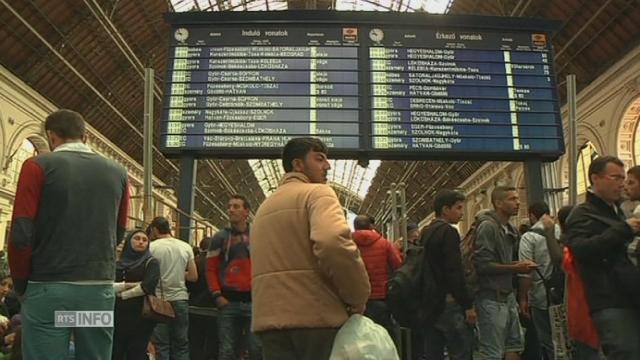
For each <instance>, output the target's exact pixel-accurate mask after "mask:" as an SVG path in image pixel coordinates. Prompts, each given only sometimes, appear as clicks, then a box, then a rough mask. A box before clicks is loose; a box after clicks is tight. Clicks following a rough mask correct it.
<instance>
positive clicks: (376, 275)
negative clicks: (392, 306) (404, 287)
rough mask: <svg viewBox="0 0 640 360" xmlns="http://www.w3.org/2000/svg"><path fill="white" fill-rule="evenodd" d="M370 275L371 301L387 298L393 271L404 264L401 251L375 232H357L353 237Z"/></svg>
mask: <svg viewBox="0 0 640 360" xmlns="http://www.w3.org/2000/svg"><path fill="white" fill-rule="evenodd" d="M352 237H353V241H355V242H356V245H358V249H360V255H361V256H362V260H363V261H364V265H365V267H366V268H367V274H369V284H371V295H370V296H369V299H370V300H384V299H386V298H387V282H388V281H389V277H390V275H391V273H392V271H394V270H396V269H397V268H399V267H400V265H401V264H402V258H401V257H400V251H398V249H396V247H395V246H393V244H392V243H391V242H390V241H389V240H387V239H385V238H384V237H383V236H382V235H381V234H380V233H378V232H376V231H374V230H357V231H355V232H354V233H353V235H352Z"/></svg>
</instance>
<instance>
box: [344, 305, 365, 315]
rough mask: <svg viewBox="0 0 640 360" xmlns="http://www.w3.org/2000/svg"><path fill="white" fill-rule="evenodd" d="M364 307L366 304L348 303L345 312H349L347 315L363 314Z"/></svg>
mask: <svg viewBox="0 0 640 360" xmlns="http://www.w3.org/2000/svg"><path fill="white" fill-rule="evenodd" d="M366 308H367V304H360V305H348V306H347V313H349V315H353V314H364V310H365V309H366Z"/></svg>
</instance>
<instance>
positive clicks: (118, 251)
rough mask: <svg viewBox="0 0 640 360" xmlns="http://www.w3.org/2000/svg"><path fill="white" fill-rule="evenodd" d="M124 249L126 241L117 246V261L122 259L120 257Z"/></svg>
mask: <svg viewBox="0 0 640 360" xmlns="http://www.w3.org/2000/svg"><path fill="white" fill-rule="evenodd" d="M122 250H124V241H122V242H121V243H120V244H118V246H116V261H118V260H120V257H121V256H122Z"/></svg>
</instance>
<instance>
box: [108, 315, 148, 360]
mask: <svg viewBox="0 0 640 360" xmlns="http://www.w3.org/2000/svg"><path fill="white" fill-rule="evenodd" d="M154 327H155V323H154V322H152V321H149V320H144V319H140V320H139V321H138V322H133V321H123V322H120V323H119V322H118V321H117V320H116V326H115V327H114V330H113V359H114V360H121V359H122V360H124V359H127V360H147V359H148V358H149V357H148V356H147V346H148V345H149V339H151V333H152V332H153V328H154Z"/></svg>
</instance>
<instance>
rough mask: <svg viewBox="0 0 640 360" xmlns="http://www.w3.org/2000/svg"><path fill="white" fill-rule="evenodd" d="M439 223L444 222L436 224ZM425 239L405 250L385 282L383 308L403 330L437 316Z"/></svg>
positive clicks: (428, 229)
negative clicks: (400, 262) (391, 275)
mask: <svg viewBox="0 0 640 360" xmlns="http://www.w3.org/2000/svg"><path fill="white" fill-rule="evenodd" d="M441 224H446V223H444V222H440V224H438V225H441ZM438 225H433V226H437V227H435V228H433V227H432V226H431V225H430V226H428V227H427V229H425V232H424V233H423V234H429V235H430V236H429V238H430V237H431V235H433V234H434V233H436V230H438V229H439V228H440V226H438ZM430 229H433V231H430ZM423 236H424V235H423ZM429 238H426V239H425V238H423V239H422V240H423V242H422V243H423V246H421V247H415V248H409V249H408V250H407V254H406V257H405V260H404V263H403V264H402V266H400V267H399V268H398V269H397V270H396V272H395V273H394V274H393V277H392V278H391V279H390V280H389V282H388V283H387V299H386V302H387V307H388V309H389V311H390V312H391V315H392V316H393V318H394V319H395V320H396V321H397V322H398V324H400V326H403V327H412V326H414V324H416V322H418V323H424V322H425V321H429V320H431V319H432V318H433V317H434V316H435V315H436V314H438V313H439V310H438V302H439V298H440V297H439V296H438V294H439V290H438V289H437V284H436V281H435V277H434V274H433V271H432V270H431V267H430V266H429V265H428V262H427V258H426V256H425V250H424V245H426V243H427V241H428V240H429ZM425 264H426V266H425Z"/></svg>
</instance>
